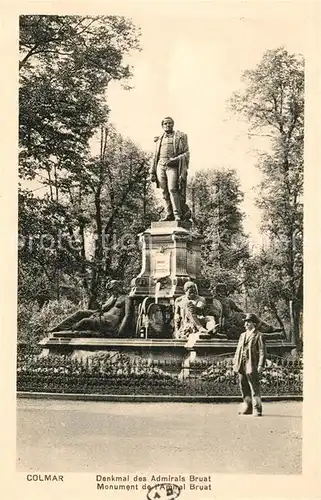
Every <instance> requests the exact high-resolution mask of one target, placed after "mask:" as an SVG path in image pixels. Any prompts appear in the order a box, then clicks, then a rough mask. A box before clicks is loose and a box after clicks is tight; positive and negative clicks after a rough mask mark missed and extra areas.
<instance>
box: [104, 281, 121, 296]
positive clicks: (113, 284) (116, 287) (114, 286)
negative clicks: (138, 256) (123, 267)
mask: <svg viewBox="0 0 321 500" xmlns="http://www.w3.org/2000/svg"><path fill="white" fill-rule="evenodd" d="M106 288H107V290H108V291H109V292H111V293H116V292H121V291H122V289H123V286H122V284H121V282H120V281H119V280H111V281H110V282H109V283H108V284H107V287H106Z"/></svg>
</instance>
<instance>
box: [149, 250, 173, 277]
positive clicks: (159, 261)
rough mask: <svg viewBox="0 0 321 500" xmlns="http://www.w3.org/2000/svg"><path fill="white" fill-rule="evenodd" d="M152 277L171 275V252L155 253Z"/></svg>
mask: <svg viewBox="0 0 321 500" xmlns="http://www.w3.org/2000/svg"><path fill="white" fill-rule="evenodd" d="M154 266H155V267H154V273H153V274H154V276H155V277H156V278H158V277H162V276H168V275H170V273H171V252H167V253H165V252H156V253H155V261H154Z"/></svg>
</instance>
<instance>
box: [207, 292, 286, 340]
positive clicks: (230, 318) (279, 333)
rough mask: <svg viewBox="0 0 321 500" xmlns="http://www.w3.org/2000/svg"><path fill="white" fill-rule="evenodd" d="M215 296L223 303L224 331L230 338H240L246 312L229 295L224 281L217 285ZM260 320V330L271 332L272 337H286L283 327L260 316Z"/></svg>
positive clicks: (222, 323)
mask: <svg viewBox="0 0 321 500" xmlns="http://www.w3.org/2000/svg"><path fill="white" fill-rule="evenodd" d="M215 298H216V299H217V300H218V301H219V302H220V303H221V304H222V321H221V325H222V331H223V332H224V333H226V334H227V336H228V338H231V339H236V338H238V337H239V336H240V334H241V333H242V332H243V330H244V318H245V317H246V313H245V312H244V311H243V309H241V308H240V307H239V306H238V305H237V304H236V303H235V302H234V300H233V299H231V298H230V297H228V296H227V287H226V285H225V284H224V283H219V284H217V285H216V287H215ZM258 321H259V328H260V332H262V333H263V334H265V335H266V336H267V334H271V335H270V338H282V339H284V337H285V333H284V330H283V328H279V327H274V326H272V325H269V324H268V323H266V322H265V321H263V320H262V319H260V318H259V319H258ZM267 337H268V336H267Z"/></svg>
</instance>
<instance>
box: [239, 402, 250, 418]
mask: <svg viewBox="0 0 321 500" xmlns="http://www.w3.org/2000/svg"><path fill="white" fill-rule="evenodd" d="M238 414H239V415H252V406H247V405H246V404H244V403H242V404H241V407H240V410H239V412H238Z"/></svg>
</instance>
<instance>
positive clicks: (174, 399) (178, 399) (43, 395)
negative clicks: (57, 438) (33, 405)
mask: <svg viewBox="0 0 321 500" xmlns="http://www.w3.org/2000/svg"><path fill="white" fill-rule="evenodd" d="M17 397H18V398H20V399H54V400H64V401H117V402H119V403H124V402H128V403H232V402H239V401H241V400H242V398H241V396H171V395H143V394H141V395H140V394H135V395H132V394H128V395H126V394H64V393H53V392H20V391H19V392H17ZM262 400H263V401H270V402H271V401H303V396H302V395H298V394H293V395H283V396H262Z"/></svg>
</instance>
